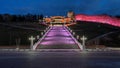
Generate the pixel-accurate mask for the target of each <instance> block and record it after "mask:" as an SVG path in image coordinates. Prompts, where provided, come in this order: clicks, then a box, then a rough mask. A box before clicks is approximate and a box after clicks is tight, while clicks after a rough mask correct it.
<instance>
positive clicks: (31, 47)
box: [29, 36, 35, 49]
mask: <svg viewBox="0 0 120 68" xmlns="http://www.w3.org/2000/svg"><path fill="white" fill-rule="evenodd" d="M29 40H30V42H31V44H30V49H33V43H34V40H35V38H34V37H33V36H31V37H29Z"/></svg>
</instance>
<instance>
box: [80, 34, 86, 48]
mask: <svg viewBox="0 0 120 68" xmlns="http://www.w3.org/2000/svg"><path fill="white" fill-rule="evenodd" d="M81 40H82V45H83V49H84V50H85V49H86V47H85V41H86V40H87V38H86V37H85V36H84V35H83V37H82V38H81Z"/></svg>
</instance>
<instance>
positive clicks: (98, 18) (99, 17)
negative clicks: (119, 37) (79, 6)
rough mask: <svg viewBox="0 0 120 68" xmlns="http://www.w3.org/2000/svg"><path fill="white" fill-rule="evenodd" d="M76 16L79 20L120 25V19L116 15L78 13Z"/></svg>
mask: <svg viewBox="0 0 120 68" xmlns="http://www.w3.org/2000/svg"><path fill="white" fill-rule="evenodd" d="M75 18H76V20H77V21H91V22H99V23H103V24H109V25H113V26H117V27H120V19H118V18H115V17H110V16H107V15H97V16H90V15H83V14H78V15H76V16H75Z"/></svg>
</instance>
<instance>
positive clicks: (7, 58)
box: [0, 51, 120, 68]
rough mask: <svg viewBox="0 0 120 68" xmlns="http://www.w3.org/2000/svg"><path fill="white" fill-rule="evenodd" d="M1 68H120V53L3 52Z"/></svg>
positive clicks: (0, 62) (0, 57) (1, 53)
mask: <svg viewBox="0 0 120 68" xmlns="http://www.w3.org/2000/svg"><path fill="white" fill-rule="evenodd" d="M0 68H120V51H115V52H113V51H108V52H107V51H106V52H102V51H101V52H78V51H73V52H72V51H71V52H39V51H23V52H17V51H9V52H7V51H6V52H4V51H3V52H0Z"/></svg>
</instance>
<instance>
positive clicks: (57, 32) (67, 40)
mask: <svg viewBox="0 0 120 68" xmlns="http://www.w3.org/2000/svg"><path fill="white" fill-rule="evenodd" d="M39 48H40V49H78V48H79V47H78V45H77V44H76V43H75V41H74V40H73V38H72V37H71V35H70V32H68V31H67V29H66V28H64V26H53V27H52V29H51V30H50V31H49V33H48V34H47V35H46V36H45V38H44V39H43V40H42V41H41V42H40V43H39V45H38V47H37V49H39Z"/></svg>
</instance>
